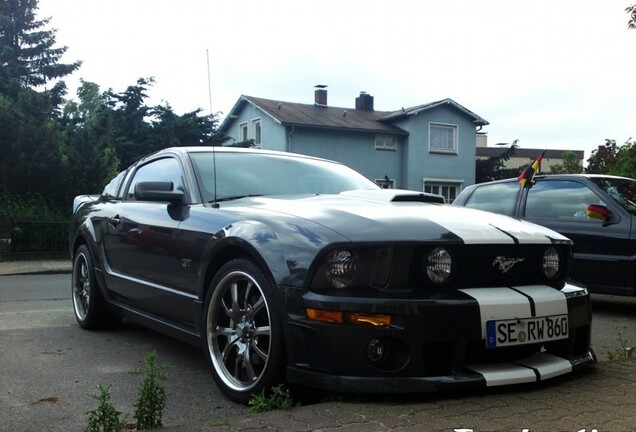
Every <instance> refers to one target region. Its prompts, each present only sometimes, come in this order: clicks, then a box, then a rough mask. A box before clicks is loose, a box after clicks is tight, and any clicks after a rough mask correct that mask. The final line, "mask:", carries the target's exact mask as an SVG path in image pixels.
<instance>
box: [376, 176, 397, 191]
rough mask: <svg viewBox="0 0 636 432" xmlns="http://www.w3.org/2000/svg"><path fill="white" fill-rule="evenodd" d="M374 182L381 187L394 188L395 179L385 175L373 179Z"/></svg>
mask: <svg viewBox="0 0 636 432" xmlns="http://www.w3.org/2000/svg"><path fill="white" fill-rule="evenodd" d="M374 181H375V183H376V184H377V185H378V186H380V187H381V188H382V189H395V180H393V179H390V178H389V177H388V176H385V177H384V178H383V179H375V180H374Z"/></svg>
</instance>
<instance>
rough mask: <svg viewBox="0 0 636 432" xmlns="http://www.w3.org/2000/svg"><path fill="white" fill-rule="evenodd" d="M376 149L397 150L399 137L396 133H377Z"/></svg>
mask: <svg viewBox="0 0 636 432" xmlns="http://www.w3.org/2000/svg"><path fill="white" fill-rule="evenodd" d="M375 149H376V150H392V151H395V150H397V137H396V136H395V135H376V136H375Z"/></svg>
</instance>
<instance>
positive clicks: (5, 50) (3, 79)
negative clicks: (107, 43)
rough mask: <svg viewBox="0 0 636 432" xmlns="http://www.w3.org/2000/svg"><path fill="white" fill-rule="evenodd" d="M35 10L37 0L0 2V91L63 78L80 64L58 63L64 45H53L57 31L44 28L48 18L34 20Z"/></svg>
mask: <svg viewBox="0 0 636 432" xmlns="http://www.w3.org/2000/svg"><path fill="white" fill-rule="evenodd" d="M36 9H37V0H1V1H0V67H1V69H0V91H2V92H4V93H5V94H7V93H9V94H12V93H13V94H14V92H15V91H16V88H17V87H19V86H30V87H37V86H41V85H43V84H46V83H47V82H49V81H51V80H55V79H58V78H63V77H65V76H67V75H69V74H71V73H73V72H74V71H75V70H77V69H78V68H79V67H80V65H81V64H82V63H81V62H79V61H76V62H74V63H62V62H61V59H62V56H63V55H64V53H65V52H66V50H67V47H66V46H63V47H58V48H55V33H56V31H57V30H55V29H52V30H47V29H46V26H48V24H49V23H50V18H44V19H41V20H36V19H35V10H36Z"/></svg>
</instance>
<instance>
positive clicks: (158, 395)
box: [130, 352, 167, 430]
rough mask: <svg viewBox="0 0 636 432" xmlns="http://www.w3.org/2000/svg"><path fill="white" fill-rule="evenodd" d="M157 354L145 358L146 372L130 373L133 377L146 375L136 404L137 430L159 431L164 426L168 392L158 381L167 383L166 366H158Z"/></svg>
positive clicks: (147, 355) (134, 415)
mask: <svg viewBox="0 0 636 432" xmlns="http://www.w3.org/2000/svg"><path fill="white" fill-rule="evenodd" d="M156 359H157V353H155V352H150V353H147V354H146V355H145V357H144V362H145V363H146V370H133V371H130V374H131V375H145V379H144V380H143V382H142V383H141V385H140V386H139V397H138V398H137V403H135V412H134V414H133V418H134V419H135V420H136V421H137V429H139V430H142V429H157V428H160V427H162V426H163V421H162V418H163V409H164V407H165V405H166V392H165V390H164V389H163V387H161V386H160V385H159V383H158V382H157V381H165V380H166V374H165V373H164V370H165V369H167V366H165V365H157V364H156Z"/></svg>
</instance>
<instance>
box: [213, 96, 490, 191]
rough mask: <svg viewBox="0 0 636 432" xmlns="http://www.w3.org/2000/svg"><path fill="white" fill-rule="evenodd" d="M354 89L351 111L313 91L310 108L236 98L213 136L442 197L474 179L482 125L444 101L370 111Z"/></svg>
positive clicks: (467, 112) (480, 120)
mask: <svg viewBox="0 0 636 432" xmlns="http://www.w3.org/2000/svg"><path fill="white" fill-rule="evenodd" d="M373 105H374V99H373V96H371V95H370V94H368V93H365V92H361V93H360V95H359V96H358V97H357V98H356V99H355V105H354V106H355V108H341V107H331V106H329V105H328V104H327V89H326V87H325V86H316V89H315V93H314V103H313V104H303V103H295V102H286V101H279V100H271V99H263V98H258V97H252V96H241V97H240V98H239V100H238V101H237V102H236V104H235V105H234V107H233V108H232V110H231V111H230V112H229V114H228V115H227V117H226V118H225V119H224V121H223V123H222V124H221V126H220V127H219V131H220V132H221V133H223V134H225V135H227V136H228V137H230V138H231V140H230V141H234V142H235V143H240V142H245V141H247V140H253V145H255V146H256V147H260V148H263V149H268V150H279V151H287V152H294V153H301V154H306V155H311V156H317V157H322V158H326V159H332V160H337V161H339V162H342V163H344V164H346V165H348V166H350V167H352V168H353V169H355V170H357V171H359V172H360V173H362V174H363V175H365V176H366V177H368V178H370V179H372V180H375V181H376V182H377V183H378V184H379V185H381V186H382V187H386V188H399V189H412V190H420V191H425V192H431V193H436V194H441V195H444V197H445V198H446V200H447V202H452V201H453V200H454V198H455V196H457V194H459V192H460V191H461V189H462V188H463V187H464V186H468V185H471V184H473V183H474V182H475V158H476V154H475V149H476V132H477V131H478V130H480V129H481V128H482V127H483V126H485V125H487V124H488V122H487V121H486V120H484V119H483V118H481V117H480V116H478V115H476V114H475V113H473V112H472V111H470V110H468V109H466V108H465V107H463V106H461V105H460V104H458V103H457V102H455V101H454V100H452V99H443V100H440V101H436V102H431V103H427V104H424V105H419V106H415V107H411V108H402V109H399V110H397V111H376V110H375V109H374V106H373Z"/></svg>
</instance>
